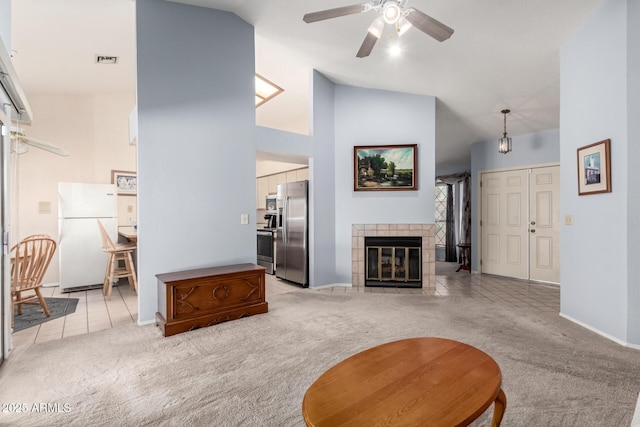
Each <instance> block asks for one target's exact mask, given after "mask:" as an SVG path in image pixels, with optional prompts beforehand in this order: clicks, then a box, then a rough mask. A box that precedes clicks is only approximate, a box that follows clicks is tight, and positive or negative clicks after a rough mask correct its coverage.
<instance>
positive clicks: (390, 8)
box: [382, 1, 402, 24]
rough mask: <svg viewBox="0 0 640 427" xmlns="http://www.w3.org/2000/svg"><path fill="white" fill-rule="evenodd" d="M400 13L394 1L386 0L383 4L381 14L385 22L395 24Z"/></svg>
mask: <svg viewBox="0 0 640 427" xmlns="http://www.w3.org/2000/svg"><path fill="white" fill-rule="evenodd" d="M401 15H402V11H401V10H400V7H399V6H398V4H397V3H396V2H395V1H388V2H386V3H385V4H384V6H383V8H382V16H383V17H384V22H386V23H387V24H395V23H396V22H397V21H398V19H399V18H400V16H401Z"/></svg>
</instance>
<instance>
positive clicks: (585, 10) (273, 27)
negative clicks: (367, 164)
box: [12, 0, 601, 167]
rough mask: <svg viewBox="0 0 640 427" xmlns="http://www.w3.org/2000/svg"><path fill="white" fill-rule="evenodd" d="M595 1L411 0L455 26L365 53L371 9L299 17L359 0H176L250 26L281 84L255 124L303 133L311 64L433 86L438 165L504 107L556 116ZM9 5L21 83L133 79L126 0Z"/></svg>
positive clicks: (342, 79)
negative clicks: (566, 64)
mask: <svg viewBox="0 0 640 427" xmlns="http://www.w3.org/2000/svg"><path fill="white" fill-rule="evenodd" d="M600 1H601V0H562V1H558V0H483V1H478V0H408V6H412V7H415V8H418V9H420V10H422V11H423V12H425V13H427V14H429V15H431V16H432V17H434V18H436V19H438V20H439V21H441V22H443V23H445V24H446V25H448V26H450V27H452V28H453V29H454V30H455V32H454V34H453V36H452V37H451V38H450V39H449V40H446V41H445V42H442V43H440V42H437V41H435V40H434V39H432V38H430V37H429V36H427V35H425V34H423V33H421V32H419V31H417V30H416V29H411V30H409V32H407V33H406V34H405V35H404V36H403V37H401V38H397V37H396V36H395V35H394V34H392V32H391V31H390V27H387V28H386V30H385V33H384V35H383V37H382V38H381V39H380V41H379V42H378V44H377V45H376V46H375V48H374V49H373V52H372V53H371V55H370V56H369V57H367V58H363V59H360V58H356V56H355V54H356V52H357V50H358V48H359V47H360V44H361V43H362V40H363V39H364V36H365V34H366V31H367V28H368V26H369V25H370V24H371V22H372V21H373V19H374V18H375V12H368V13H363V14H358V15H350V16H344V17H340V18H335V19H331V20H326V21H320V22H316V23H313V24H306V23H304V22H303V21H302V16H303V15H304V14H305V13H308V12H315V11H318V10H324V9H329V8H334V7H340V6H346V5H350V4H354V3H357V1H354V0H308V1H295V0H175V2H179V3H185V4H192V5H198V6H205V7H211V8H215V9H220V10H226V11H230V12H233V13H235V14H236V15H238V16H239V17H241V18H242V19H244V20H245V21H247V22H249V23H250V24H252V25H253V26H254V27H255V33H256V71H257V72H258V73H259V74H261V75H263V76H265V77H266V78H268V79H269V80H271V81H273V82H274V83H276V84H277V85H279V86H281V87H283V88H284V89H285V91H284V92H283V93H282V94H280V95H279V96H277V97H276V98H274V99H273V100H271V101H269V102H268V103H266V104H265V105H263V106H261V107H259V108H258V110H257V120H258V124H260V125H264V126H270V127H275V128H278V129H283V130H290V131H294V132H299V133H306V132H308V124H309V121H308V83H309V72H310V70H311V69H314V68H315V69H317V70H318V71H320V72H321V73H323V74H324V75H326V76H327V77H328V78H329V79H331V80H332V81H333V82H335V83H337V84H347V85H354V86H362V87H368V88H377V89H385V90H393V91H400V92H408V93H416V94H424V95H433V96H436V97H437V98H438V102H437V114H436V164H437V165H438V166H439V167H446V166H448V165H453V164H458V163H464V162H466V161H467V160H468V156H469V146H470V145H471V144H472V143H474V142H477V141H483V140H487V139H497V138H498V137H499V136H501V132H502V115H501V114H500V110H502V109H503V108H510V109H511V110H512V114H510V116H509V119H508V131H509V134H510V135H518V134H525V133H531V132H536V131H542V130H548V129H555V128H558V127H559V97H560V94H559V85H560V80H559V74H560V69H559V68H560V67H559V48H560V47H561V46H562V45H563V44H564V43H565V42H566V41H567V40H568V39H569V38H570V37H571V35H572V34H573V32H574V31H575V30H576V29H577V28H578V27H579V26H580V25H581V24H582V23H584V22H585V21H586V19H588V17H589V15H590V14H591V13H592V12H593V10H594V8H595V7H596V6H597V5H598V4H599V3H600ZM12 7H13V31H12V48H13V49H14V50H16V51H17V54H16V55H15V56H14V66H15V68H16V71H17V72H18V75H19V76H20V79H21V81H22V83H23V86H24V88H25V91H26V92H27V94H29V93H92V92H112V91H133V90H135V37H134V34H135V29H134V25H135V23H134V12H135V3H134V2H133V1H132V0H19V1H15V0H14V1H13V3H12ZM390 36H391V37H390ZM394 43H400V45H401V49H402V53H401V54H400V55H399V56H396V57H392V56H390V55H389V54H388V52H387V49H388V48H389V47H390V46H391V45H392V44H394ZM96 54H105V55H115V56H119V57H120V59H119V64H118V65H114V66H113V65H96V64H95V63H94V57H95V55H96ZM389 115H390V117H392V116H393V111H389ZM390 142H393V141H390Z"/></svg>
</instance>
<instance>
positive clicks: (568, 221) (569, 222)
mask: <svg viewBox="0 0 640 427" xmlns="http://www.w3.org/2000/svg"><path fill="white" fill-rule="evenodd" d="M564 223H565V225H573V215H565V216H564Z"/></svg>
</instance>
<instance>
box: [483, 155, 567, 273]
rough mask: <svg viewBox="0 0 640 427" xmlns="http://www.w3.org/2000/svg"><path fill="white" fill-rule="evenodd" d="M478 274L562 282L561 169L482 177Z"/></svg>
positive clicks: (523, 170)
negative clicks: (479, 272)
mask: <svg viewBox="0 0 640 427" xmlns="http://www.w3.org/2000/svg"><path fill="white" fill-rule="evenodd" d="M480 179H481V188H480V193H481V222H480V229H481V232H480V239H481V254H480V271H481V272H482V273H487V274H496V275H500V276H508V277H515V278H520V279H530V280H536V281H542V282H551V283H559V282H560V166H547V167H539V168H529V169H518V170H510V171H500V172H486V173H482V174H481V178H480Z"/></svg>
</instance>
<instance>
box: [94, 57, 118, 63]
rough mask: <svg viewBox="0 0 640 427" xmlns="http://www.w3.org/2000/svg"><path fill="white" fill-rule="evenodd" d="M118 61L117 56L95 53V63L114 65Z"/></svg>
mask: <svg viewBox="0 0 640 427" xmlns="http://www.w3.org/2000/svg"><path fill="white" fill-rule="evenodd" d="M117 63H118V57H117V56H108V55H96V64H112V65H115V64H117Z"/></svg>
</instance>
